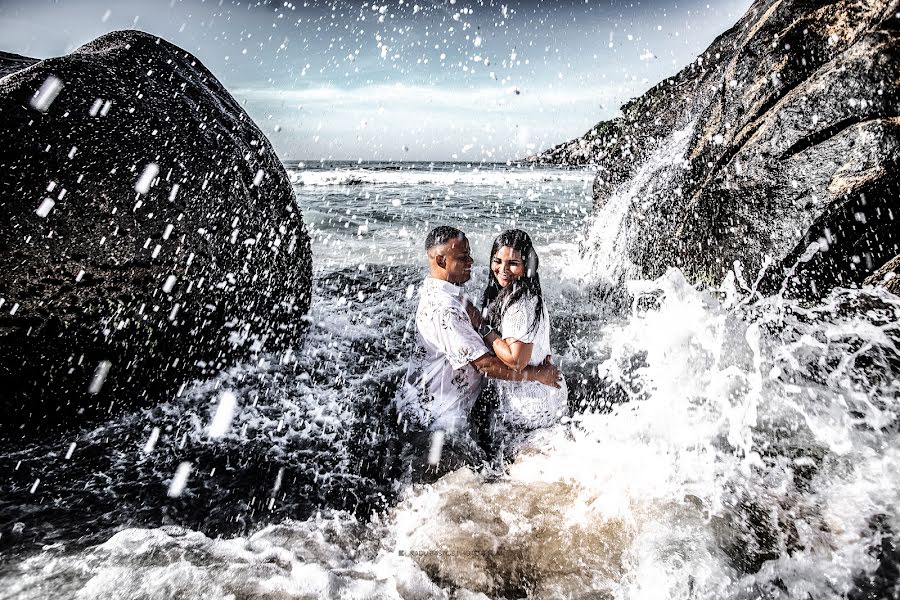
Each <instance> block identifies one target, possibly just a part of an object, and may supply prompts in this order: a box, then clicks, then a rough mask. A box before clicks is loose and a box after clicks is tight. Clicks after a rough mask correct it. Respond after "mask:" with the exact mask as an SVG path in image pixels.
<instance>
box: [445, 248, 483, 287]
mask: <svg viewBox="0 0 900 600" xmlns="http://www.w3.org/2000/svg"><path fill="white" fill-rule="evenodd" d="M439 254H440V255H441V256H442V257H443V262H444V264H443V265H441V266H442V267H443V269H444V270H445V271H446V273H447V281H448V282H450V283H452V284H454V285H460V284H463V283H465V282H467V281H468V280H469V279H471V277H472V263H473V262H475V261H474V260H473V259H472V254H471V253H470V252H469V240H467V239H466V238H457V239H455V240H450V241H449V242H447V243H446V244H444V245H443V246H442V247H441V248H439ZM438 261H439V262H438V264H439V265H440V257H439V259H438Z"/></svg>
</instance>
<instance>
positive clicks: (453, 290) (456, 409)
mask: <svg viewBox="0 0 900 600" xmlns="http://www.w3.org/2000/svg"><path fill="white" fill-rule="evenodd" d="M425 251H426V253H427V255H428V266H429V276H428V277H426V278H425V281H424V282H423V284H422V288H421V290H420V298H419V306H418V309H417V311H416V318H415V323H416V336H415V340H416V341H415V349H414V350H413V353H412V356H411V358H410V362H409V367H408V369H407V374H406V377H405V379H404V381H403V384H402V385H401V387H400V389H399V390H398V391H397V396H396V399H395V404H396V408H397V411H398V416H399V419H400V423H401V425H402V429H403V432H404V434H405V435H406V438H407V440H406V441H407V448H406V449H405V450H404V452H405V454H406V456H405V460H404V462H405V463H406V464H407V465H408V468H410V469H411V470H412V471H422V470H425V471H428V472H430V473H432V474H433V475H437V474H440V473H443V472H447V471H448V470H451V469H455V468H458V467H459V466H462V465H463V464H467V463H468V464H471V463H472V462H477V456H478V454H479V448H478V446H477V444H475V442H474V441H473V440H472V437H471V436H470V435H469V428H470V425H471V419H470V416H471V413H472V408H473V407H474V406H475V403H476V401H477V400H478V397H479V395H480V394H481V392H482V387H483V386H484V385H485V376H487V377H488V378H490V380H491V382H492V384H493V386H494V388H495V390H496V396H497V406H496V408H495V409H494V411H493V413H492V415H491V417H490V427H489V429H488V434H489V436H490V438H491V442H492V445H494V446H503V445H506V447H507V449H509V447H510V444H511V443H512V441H513V440H515V439H520V438H521V436H522V435H523V434H526V433H527V432H530V431H533V430H535V429H538V428H541V427H548V426H550V425H553V424H554V423H556V422H557V421H558V420H559V419H560V418H562V417H563V416H565V415H566V414H567V413H568V404H567V390H566V384H565V380H564V379H563V378H562V374H561V373H560V372H559V370H558V369H557V368H556V366H555V365H554V364H553V363H552V362H551V360H550V319H549V317H548V314H547V307H546V305H545V303H544V300H543V295H542V292H541V283H540V278H539V276H538V257H537V253H536V252H535V250H534V246H533V245H532V243H531V239H530V238H529V237H528V234H527V233H525V232H524V231H520V230H518V229H513V230H510V231H506V232H503V233H502V234H500V236H498V237H497V239H496V240H494V244H493V247H492V248H491V257H490V274H489V276H488V279H489V281H488V285H487V287H486V289H485V290H484V293H483V295H482V299H481V306H480V307H476V306H474V305H473V303H472V302H471V301H470V300H469V298H468V296H467V295H466V293H465V292H464V291H463V288H462V285H463V284H465V283H466V282H467V281H469V279H470V277H471V274H472V264H473V262H474V261H473V259H472V254H471V251H470V248H469V241H468V239H466V236H465V234H464V233H463V232H462V231H460V230H458V229H456V228H454V227H447V226H442V227H437V228H435V229H434V230H432V231H431V233H429V234H428V237H427V238H426V240H425ZM445 436H446V438H445Z"/></svg>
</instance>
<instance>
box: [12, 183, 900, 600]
mask: <svg viewBox="0 0 900 600" xmlns="http://www.w3.org/2000/svg"><path fill="white" fill-rule="evenodd" d="M289 167H290V165H289ZM346 167H348V166H347V165H338V166H333V165H332V166H326V167H323V168H319V167H317V168H316V169H307V170H297V169H296V168H295V167H291V168H292V169H294V170H297V179H298V182H299V180H300V179H302V180H303V181H304V185H302V186H301V185H298V186H297V192H298V198H299V202H300V204H301V206H303V207H304V214H305V215H306V218H307V220H308V222H309V225H310V227H311V230H312V233H313V235H314V251H315V252H316V259H315V260H316V269H317V273H318V275H317V280H316V297H315V299H314V305H313V309H312V312H311V314H310V320H311V329H310V334H309V336H308V338H307V340H306V341H305V342H304V344H303V345H302V346H301V347H298V348H297V349H296V350H295V351H294V352H293V353H290V354H285V355H280V356H261V357H257V358H256V360H255V361H253V362H248V363H247V364H244V365H242V366H240V367H238V368H235V369H233V370H231V371H230V372H228V373H223V374H221V375H220V376H219V377H217V378H214V379H213V380H211V381H208V382H203V383H198V384H197V385H195V386H193V387H191V388H189V389H186V390H185V391H184V393H183V394H182V395H181V396H180V397H179V398H177V399H174V400H171V401H166V402H163V403H162V404H161V405H160V406H159V407H157V408H155V409H152V410H149V411H143V412H141V413H136V414H134V415H131V416H129V417H126V418H122V419H117V420H116V421H115V422H110V423H106V424H101V425H99V426H98V427H96V428H95V429H92V430H91V431H85V432H81V433H79V434H77V435H75V436H73V440H72V441H73V442H74V443H75V444H76V445H75V449H74V450H73V451H72V452H71V453H69V452H68V448H69V446H68V444H65V443H62V444H61V443H58V442H57V443H56V444H55V445H53V446H50V445H48V444H43V445H42V443H41V442H35V443H34V444H33V445H30V446H23V447H17V448H14V449H13V448H10V449H6V450H5V452H4V458H5V461H6V464H10V465H11V466H10V467H9V469H10V473H9V475H10V477H9V478H8V480H9V481H12V482H13V485H12V487H11V488H10V489H9V491H10V493H9V494H6V493H5V494H4V499H5V500H4V502H5V504H4V505H3V508H2V510H3V511H4V512H3V515H4V517H6V518H7V519H9V518H10V517H12V516H13V515H16V517H15V518H18V519H19V522H20V523H22V526H21V527H20V528H19V531H18V534H17V535H18V540H19V541H18V542H16V544H17V545H14V552H17V554H13V555H10V554H7V557H11V558H12V560H9V559H8V560H7V561H6V562H5V566H4V571H3V574H2V575H0V578H2V581H0V584H2V588H0V589H3V590H4V592H3V593H6V594H8V595H10V596H11V597H22V598H38V597H41V598H43V597H47V595H48V593H49V595H51V596H53V595H56V596H57V597H73V596H75V597H84V598H130V597H134V598H148V597H151V598H152V597H171V596H176V595H180V596H182V597H186V598H202V597H247V598H254V597H259V598H273V597H285V598H303V597H310V598H312V597H359V598H367V597H387V598H449V597H457V598H464V597H481V596H478V594H487V595H489V596H492V597H501V596H503V597H522V596H525V595H530V596H533V597H544V598H551V597H560V596H565V597H598V596H599V597H611V598H689V597H690V598H751V597H754V598H755V597H770V598H795V597H806V596H811V597H814V598H817V599H818V598H842V597H848V596H849V597H863V595H864V594H865V593H867V591H866V590H879V589H885V588H883V587H882V588H879V587H878V586H879V585H882V584H883V581H884V580H885V578H886V577H889V576H890V573H891V572H892V571H891V569H892V568H893V569H896V564H897V563H896V557H892V555H891V553H890V547H891V546H890V543H891V540H893V539H894V538H893V536H894V533H893V532H895V531H897V528H898V527H900V523H898V522H897V515H898V510H897V507H898V506H900V491H898V489H897V487H896V485H895V481H894V477H892V476H891V474H895V473H896V472H897V471H898V468H900V437H898V436H900V433H898V430H900V427H898V426H897V423H898V396H900V388H898V379H900V377H898V372H900V365H898V362H897V353H896V347H897V344H898V343H900V339H898V337H900V334H898V326H897V323H898V320H900V301H898V300H897V298H896V297H894V296H891V295H889V294H886V293H884V292H882V291H878V290H872V289H866V290H839V291H837V292H835V293H834V294H832V295H831V296H829V297H828V298H826V299H825V300H824V301H823V302H822V303H821V304H820V305H817V306H803V305H800V304H798V303H792V302H788V301H785V300H782V299H780V298H778V297H775V298H770V299H759V298H758V297H755V296H754V294H753V292H752V289H750V288H751V286H748V285H746V283H745V282H743V281H742V280H738V279H734V278H732V279H730V280H727V281H724V282H722V284H721V285H719V286H717V289H709V290H698V289H696V288H694V287H692V286H690V285H688V284H687V283H686V282H685V281H684V279H683V278H682V277H681V275H680V273H679V272H678V271H677V270H673V271H670V272H669V273H667V274H666V275H665V276H664V277H661V278H660V279H658V280H657V281H653V282H649V281H645V282H635V283H633V284H631V285H630V286H629V290H628V291H630V296H629V295H626V294H623V293H622V292H623V285H618V283H617V282H606V283H604V281H603V278H602V275H603V273H599V274H598V273H597V271H598V270H597V269H596V268H593V267H592V265H591V264H585V263H584V262H583V261H582V260H581V258H580V256H581V254H580V252H579V250H580V249H579V248H578V241H577V239H573V238H572V233H571V232H572V230H573V229H576V230H577V227H575V226H573V221H575V220H576V218H577V216H578V215H581V214H582V211H586V210H587V206H588V203H589V200H588V199H587V198H586V194H589V189H590V174H584V173H581V174H577V173H575V172H569V171H559V172H557V171H553V170H548V171H546V172H540V171H538V172H531V171H526V172H523V173H521V176H519V175H516V174H515V173H513V174H508V173H506V172H505V171H507V169H505V168H499V169H497V171H498V172H497V173H494V174H491V175H485V174H484V173H483V170H481V169H479V170H478V171H473V170H471V169H469V170H468V171H467V170H466V169H464V168H459V169H458V171H457V172H454V171H453V169H452V168H450V167H446V166H442V167H441V168H442V169H443V170H444V171H445V172H449V173H450V174H449V175H442V177H444V179H443V180H442V183H440V184H434V183H432V179H427V178H435V179H434V180H436V176H435V175H433V171H432V170H431V169H430V168H428V166H425V167H424V168H421V169H418V170H411V171H412V172H408V173H407V172H402V171H399V170H398V169H394V168H393V167H391V168H385V169H381V170H383V171H385V172H387V175H381V174H380V170H379V168H371V169H363V171H364V172H363V173H355V174H354V173H352V172H350V173H348V172H347V168H346ZM354 169H356V167H354ZM357 170H358V169H357ZM306 171H314V172H313V173H311V174H308V173H307V172H306ZM397 172H399V174H398V173H397ZM467 173H468V174H467ZM317 177H318V178H319V180H320V183H325V185H315V184H314V183H313V182H314V181H315V180H316V179H315V178H317ZM467 177H471V178H472V179H471V181H472V183H469V184H467V183H465V181H462V182H461V181H460V180H465V179H466V178H467ZM488 177H494V178H495V181H499V182H500V183H498V184H497V185H486V184H485V183H484V180H485V179H486V178H488ZM365 178H369V181H368V182H367V183H359V182H358V181H357V180H364V179H365ZM379 178H382V179H384V181H382V179H379ZM399 178H405V179H403V180H402V184H397V181H398V179H399ZM416 178H418V179H416ZM578 178H580V179H578ZM426 179H427V180H428V181H429V183H425V181H426ZM507 179H508V181H507ZM388 180H389V181H388ZM413 180H414V181H419V182H420V183H421V187H419V186H418V184H417V185H412V184H411V183H410V182H411V181H413ZM333 181H339V182H340V184H339V185H332V183H331V182H333ZM416 190H419V192H418V195H416V194H417V192H416ZM529 190H531V191H530V192H529ZM367 194H368V197H367V196H366V195H367ZM500 194H503V197H502V198H500ZM448 196H449V199H448ZM411 197H415V198H418V199H419V200H417V201H416V202H412V200H411ZM385 198H387V199H388V200H387V201H386V202H382V200H383V199H385ZM566 198H568V200H566ZM501 200H502V202H501ZM517 200H521V201H522V202H521V204H516V201H517ZM530 200H533V201H535V202H538V203H539V204H534V205H533V204H529V203H528V202H529V201H530ZM395 201H399V202H400V204H399V206H400V207H401V208H403V207H407V208H405V209H404V210H408V211H410V214H414V215H418V216H417V217H410V216H403V217H402V218H400V217H397V218H396V219H394V221H396V222H395V223H394V224H393V225H391V224H390V223H391V222H392V221H391V220H390V219H389V218H388V217H383V218H382V219H381V220H376V215H378V214H382V215H395V214H396V211H393V210H392V209H393V208H396V205H395ZM566 202H568V203H569V204H566ZM617 202H618V201H617ZM407 203H411V204H412V205H413V206H407ZM470 203H475V204H478V205H479V206H481V209H482V210H484V211H485V215H486V216H484V215H483V218H482V219H481V220H477V219H476V220H470V218H469V216H468V215H470V214H471V211H470V210H468V207H469V204H470ZM495 203H496V205H498V206H501V208H494V206H495ZM620 204H627V202H625V201H624V200H623V201H622V202H618V203H616V202H614V203H611V205H610V210H620V209H621V210H625V208H622V206H620ZM575 205H577V208H575V209H573V210H570V211H569V212H568V213H564V215H563V217H565V218H563V217H557V215H559V213H557V212H556V207H557V206H559V207H564V206H569V207H570V208H571V207H573V206H575ZM534 206H541V207H543V208H542V209H541V210H539V211H537V212H531V209H532V208H533V207H534ZM364 207H368V208H365V210H364ZM388 207H392V208H388ZM516 207H518V208H516ZM347 209H350V213H347V212H346V211H347ZM523 209H524V211H525V214H529V215H531V217H529V218H533V219H534V221H533V222H527V223H526V222H524V220H523V221H518V220H517V221H516V223H515V224H516V225H518V226H520V227H522V228H524V229H526V230H528V231H529V233H531V234H532V236H533V238H534V239H535V241H536V244H537V247H538V251H539V252H540V254H541V260H542V269H543V272H542V277H543V279H544V282H545V284H544V285H545V293H546V295H547V296H548V300H549V302H550V312H551V315H552V317H553V331H554V335H553V339H552V340H551V343H552V345H553V347H554V352H555V353H556V355H557V356H558V357H559V362H560V363H561V365H562V369H563V371H564V372H565V374H566V378H567V380H568V382H569V385H570V387H571V391H572V394H571V401H572V408H573V410H574V415H573V423H572V424H570V425H560V426H556V427H553V428H549V429H547V430H545V431H542V432H539V435H538V436H537V437H536V439H535V440H534V443H533V444H531V445H530V447H529V448H528V449H527V450H525V451H523V452H522V453H520V454H519V455H518V456H517V458H516V459H515V460H514V461H513V462H512V464H511V465H510V466H509V468H508V471H507V472H506V473H505V474H504V475H502V476H500V477H496V476H494V477H490V478H485V477H484V476H483V475H481V474H478V473H475V472H473V471H471V470H469V469H461V470H458V471H456V472H454V473H451V474H449V475H447V476H445V477H444V478H442V479H441V480H440V481H438V482H436V483H434V484H432V485H424V486H414V487H411V488H398V487H397V486H396V485H394V483H393V481H391V477H390V466H391V459H390V457H389V456H387V455H386V453H385V449H386V446H385V444H384V441H385V437H386V436H388V437H389V435H390V432H391V431H392V430H391V423H389V422H387V421H386V418H385V415H386V413H385V406H386V402H387V400H389V398H390V395H391V393H392V390H393V385H395V383H396V380H397V378H398V377H399V375H400V374H401V373H402V371H403V369H404V368H405V358H406V353H407V352H408V351H409V347H410V339H409V337H410V336H411V335H412V325H411V315H412V314H413V311H414V309H415V289H416V287H417V286H418V283H419V281H420V280H421V277H422V275H423V274H424V263H421V266H417V264H418V263H416V260H417V259H416V255H417V254H418V253H419V248H420V247H421V246H420V238H422V237H424V234H425V232H426V231H427V228H428V227H429V226H431V225H433V224H434V223H435V222H436V220H437V219H438V218H440V219H442V220H441V222H445V221H444V220H443V219H445V218H446V219H447V221H449V222H450V224H455V225H457V226H461V227H462V228H463V229H465V230H467V231H469V232H470V237H471V238H472V239H473V242H474V244H473V245H474V246H475V248H476V249H475V254H476V258H478V257H479V256H483V257H484V259H483V261H485V262H483V263H482V264H481V266H482V267H485V268H483V269H482V270H480V271H479V272H477V273H476V277H475V278H474V280H473V282H472V284H471V286H470V289H472V290H477V291H480V289H481V287H480V286H483V285H484V282H485V277H486V272H485V271H486V260H487V252H488V248H489V244H490V240H491V239H492V237H493V232H494V231H496V227H501V228H506V227H507V226H511V225H512V223H510V222H509V221H511V220H512V217H511V215H513V214H523V212H522V210H523ZM329 210H330V211H331V212H329ZM561 210H563V209H561ZM442 211H443V212H442ZM404 214H405V213H404ZM316 215H318V217H317V216H316ZM462 215H466V216H462ZM607 216H609V215H607ZM612 216H615V215H612ZM452 218H456V219H458V220H457V221H456V222H454V221H453V220H452ZM557 218H558V219H559V220H557ZM603 218H604V213H602V212H601V214H600V215H599V219H598V220H597V221H595V222H593V223H592V226H593V230H592V232H591V235H592V236H602V235H604V232H603V231H602V228H603V226H604V225H603V221H602V219H603ZM323 219H324V222H323V221H322V220H323ZM366 219H368V220H369V222H368V224H366ZM504 219H505V220H504ZM551 219H553V222H552V223H551V224H550V225H546V224H545V225H541V223H546V221H548V220H551ZM329 220H330V222H329ZM610 221H613V219H610ZM476 222H477V223H480V224H481V225H483V226H484V228H483V229H478V227H477V226H476V225H475V223H476ZM348 223H352V224H354V225H355V227H356V230H355V231H354V230H353V226H352V225H351V224H348ZM395 225H396V226H395ZM551 225H552V226H554V227H556V226H558V228H557V229H553V230H549V229H545V228H544V227H550V226H551ZM397 226H399V229H398V228H397ZM364 227H365V228H367V229H364ZM404 229H405V231H406V233H401V231H403V230H404ZM392 231H393V232H394V234H391V233H390V232H392ZM607 233H608V234H609V237H608V238H607V239H611V240H615V239H617V238H618V237H621V235H620V234H621V232H619V231H610V232H607ZM382 240H384V244H383V245H381V241H382ZM479 247H480V248H481V249H482V250H483V252H482V253H479ZM610 247H611V248H614V247H615V244H612V245H611V246H610ZM604 264H606V263H604ZM601 271H602V269H601ZM592 272H593V273H594V274H595V275H597V276H596V277H595V278H594V279H593V280H590V281H586V279H585V278H586V277H588V276H590V275H591V273H592ZM604 273H605V271H604ZM226 393H230V394H232V395H233V396H234V397H235V402H236V409H235V413H234V418H233V419H232V422H231V426H230V427H229V429H228V431H227V433H226V434H225V435H224V436H222V437H221V438H215V439H213V438H211V437H210V436H209V435H208V433H209V431H208V427H209V424H210V423H211V421H212V420H213V416H214V414H215V413H216V410H217V407H219V406H220V405H221V399H222V397H223V395H224V394H226ZM154 431H155V432H156V433H155V434H154ZM151 440H154V443H153V444H150V441H151ZM67 454H70V456H68V457H67V456H66V455H67ZM17 463H18V465H19V466H18V469H17V470H13V466H15V465H16V464H17ZM185 463H187V464H188V465H189V467H190V472H189V475H188V476H187V478H186V480H185V481H184V486H183V490H182V491H181V493H180V495H177V496H175V497H171V496H169V495H167V494H168V493H170V492H171V491H172V483H173V475H174V474H175V473H176V472H177V471H178V469H179V466H180V465H182V464H185ZM38 477H40V478H41V482H40V484H39V485H38V486H37V488H36V490H35V492H34V494H30V493H29V490H30V489H31V487H32V486H33V484H34V481H35V479H36V478H38ZM4 491H7V490H4ZM7 499H8V500H7ZM160 525H164V526H163V527H160ZM129 526H130V527H129ZM117 531H118V532H117ZM30 535H31V536H33V538H29V536H30ZM4 539H9V538H8V537H7V536H6V535H4ZM29 540H31V543H30V545H29ZM35 543H55V545H52V546H49V547H43V548H41V547H38V546H35ZM97 544H99V545H97ZM16 548H17V550H16ZM893 572H895V571H893ZM879 578H881V579H879ZM879 582H882V583H879ZM867 586H868V587H867ZM48 590H49V592H48Z"/></svg>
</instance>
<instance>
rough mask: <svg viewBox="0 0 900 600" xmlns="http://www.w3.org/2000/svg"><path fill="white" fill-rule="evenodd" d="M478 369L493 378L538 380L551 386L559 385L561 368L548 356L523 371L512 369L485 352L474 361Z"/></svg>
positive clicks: (473, 363)
mask: <svg viewBox="0 0 900 600" xmlns="http://www.w3.org/2000/svg"><path fill="white" fill-rule="evenodd" d="M472 365H474V366H475V368H476V369H478V370H479V371H481V372H482V373H484V374H485V375H487V376H488V377H491V378H492V379H504V380H506V381H538V382H540V383H543V384H544V385H549V386H550V387H555V388H558V387H559V369H557V368H556V365H554V364H553V362H551V360H550V357H549V356H548V357H547V358H546V360H544V362H542V363H541V364H539V365H537V366H535V367H525V368H524V369H522V370H521V371H517V370H515V369H511V368H510V367H508V366H507V365H506V364H504V363H503V361H502V360H500V359H499V358H497V357H496V356H494V355H492V354H483V355H481V356H479V357H478V358H476V359H475V360H473V361H472Z"/></svg>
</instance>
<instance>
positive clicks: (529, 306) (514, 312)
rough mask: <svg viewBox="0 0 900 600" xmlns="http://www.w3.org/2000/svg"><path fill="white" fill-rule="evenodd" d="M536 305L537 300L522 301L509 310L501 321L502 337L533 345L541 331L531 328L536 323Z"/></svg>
mask: <svg viewBox="0 0 900 600" xmlns="http://www.w3.org/2000/svg"><path fill="white" fill-rule="evenodd" d="M535 304H537V300H520V301H518V302H516V303H515V304H513V305H511V306H510V307H509V308H507V309H506V312H504V313H503V319H502V320H501V321H500V337H502V338H503V339H507V338H515V339H517V340H519V341H520V342H523V343H525V344H533V343H534V341H535V338H536V337H537V333H538V330H539V327H537V326H534V327H532V326H531V324H532V322H533V321H534V306H535ZM529 330H530V331H529Z"/></svg>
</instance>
